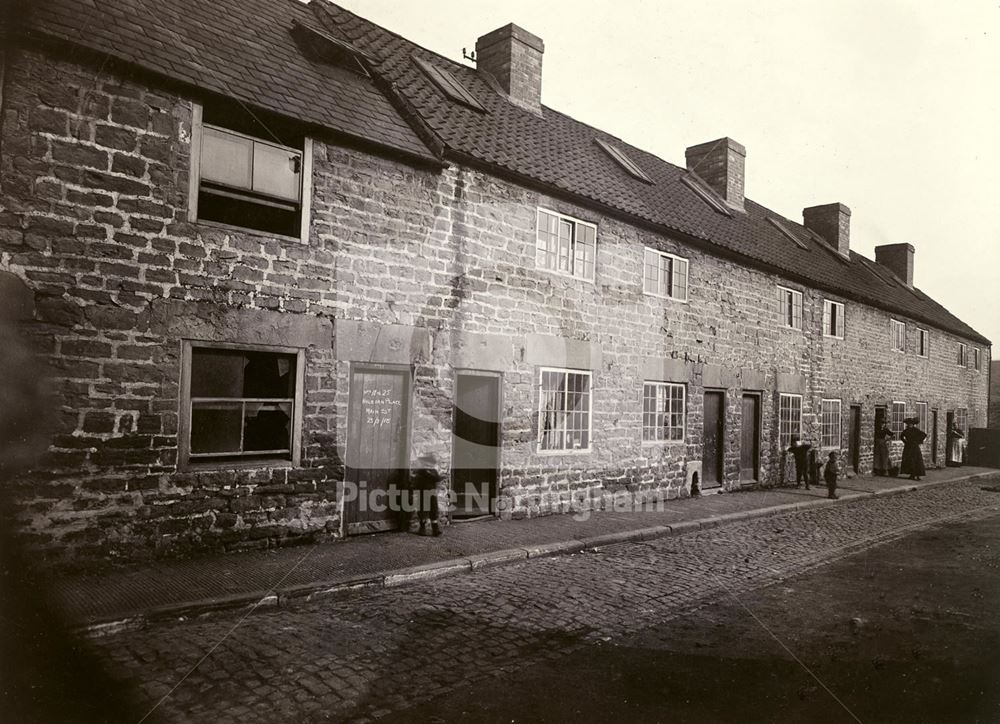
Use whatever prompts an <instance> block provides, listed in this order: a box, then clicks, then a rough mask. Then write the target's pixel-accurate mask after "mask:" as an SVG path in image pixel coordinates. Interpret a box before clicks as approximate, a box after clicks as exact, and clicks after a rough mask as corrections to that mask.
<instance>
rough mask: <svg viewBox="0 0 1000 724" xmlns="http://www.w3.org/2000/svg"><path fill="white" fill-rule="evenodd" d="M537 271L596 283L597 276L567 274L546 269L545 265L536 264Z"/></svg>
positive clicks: (592, 283) (562, 277)
mask: <svg viewBox="0 0 1000 724" xmlns="http://www.w3.org/2000/svg"><path fill="white" fill-rule="evenodd" d="M535 271H537V272H542V273H543V274H548V275H550V276H554V277H559V278H560V279H571V280H573V281H577V282H586V283H587V284H591V285H595V284H596V283H595V281H594V278H595V277H590V278H588V277H578V276H576V275H575V274H567V273H566V272H561V271H556V270H555V269H546V268H545V267H540V266H538V265H537V264H535Z"/></svg>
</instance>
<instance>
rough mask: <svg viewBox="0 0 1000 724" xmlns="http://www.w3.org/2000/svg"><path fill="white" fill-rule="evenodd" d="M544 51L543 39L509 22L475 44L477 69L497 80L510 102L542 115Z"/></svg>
mask: <svg viewBox="0 0 1000 724" xmlns="http://www.w3.org/2000/svg"><path fill="white" fill-rule="evenodd" d="M544 52H545V43H543V42H542V39H541V38H539V37H538V36H537V35H533V34H531V33H529V32H528V31H527V30H525V29H524V28H521V27H518V26H517V25H514V23H509V24H508V25H504V26H503V27H502V28H497V29H496V30H494V31H493V32H491V33H487V34H486V35H483V36H482V37H480V38H479V40H477V41H476V68H477V69H478V70H483V71H486V72H487V73H489V74H490V75H492V76H493V77H494V78H496V80H497V82H498V83H499V84H500V86H501V87H502V88H503V89H504V91H506V93H507V95H508V96H510V99H511V101H513V102H514V103H516V104H518V105H519V106H522V107H524V108H527V109H528V110H531V111H534V112H536V113H540V112H541V110H542V54H543V53H544Z"/></svg>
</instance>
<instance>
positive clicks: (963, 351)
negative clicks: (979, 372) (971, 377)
mask: <svg viewBox="0 0 1000 724" xmlns="http://www.w3.org/2000/svg"><path fill="white" fill-rule="evenodd" d="M958 366H959V367H965V368H966V369H968V367H969V345H967V344H966V343H965V342H959V343H958Z"/></svg>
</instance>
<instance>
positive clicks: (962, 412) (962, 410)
mask: <svg viewBox="0 0 1000 724" xmlns="http://www.w3.org/2000/svg"><path fill="white" fill-rule="evenodd" d="M955 424H956V425H957V426H958V429H959V430H961V431H962V434H963V435H965V437H966V439H968V437H969V408H967V407H956V408H955Z"/></svg>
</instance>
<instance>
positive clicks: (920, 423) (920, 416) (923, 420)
mask: <svg viewBox="0 0 1000 724" xmlns="http://www.w3.org/2000/svg"><path fill="white" fill-rule="evenodd" d="M915 407H916V413H917V427H919V428H920V429H921V430H922V431H923V432H925V433H926V434H927V436H928V437H930V430H928V429H927V427H928V425H929V424H930V419H931V418H930V406H929V405H928V404H927V403H926V402H917V403H915Z"/></svg>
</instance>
